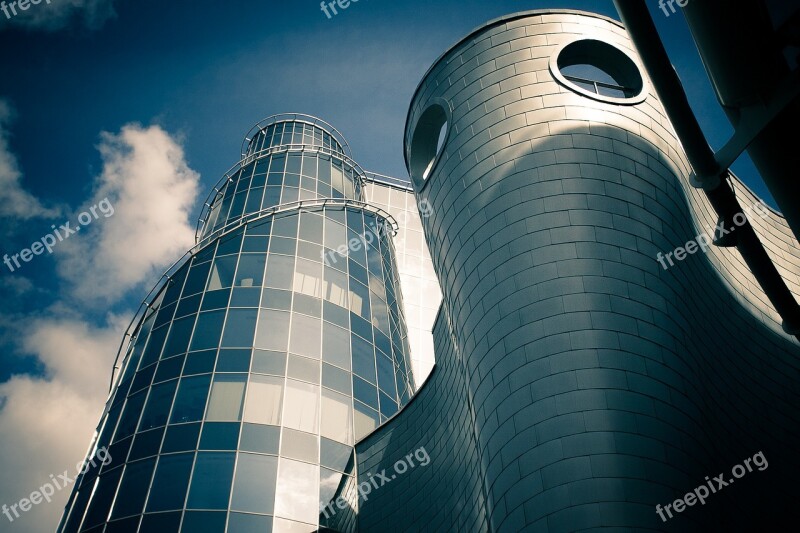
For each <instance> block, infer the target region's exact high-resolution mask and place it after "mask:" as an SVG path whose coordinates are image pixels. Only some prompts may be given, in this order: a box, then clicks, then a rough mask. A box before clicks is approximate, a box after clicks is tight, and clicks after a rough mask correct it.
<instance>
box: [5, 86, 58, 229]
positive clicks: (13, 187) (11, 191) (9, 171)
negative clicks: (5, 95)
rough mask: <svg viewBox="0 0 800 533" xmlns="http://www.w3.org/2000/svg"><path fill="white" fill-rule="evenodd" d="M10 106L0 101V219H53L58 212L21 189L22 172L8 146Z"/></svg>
mask: <svg viewBox="0 0 800 533" xmlns="http://www.w3.org/2000/svg"><path fill="white" fill-rule="evenodd" d="M13 114H14V113H13V110H12V108H11V105H10V104H9V103H8V102H6V101H5V100H0V217H9V218H15V219H23V220H27V219H31V218H53V217H55V216H58V214H59V210H57V209H51V208H47V207H45V206H43V205H42V203H41V202H39V200H37V199H36V197H35V196H33V195H32V194H30V193H29V192H27V191H25V190H24V189H23V188H22V183H21V180H22V172H20V170H19V165H18V164H17V158H16V157H14V154H12V153H11V150H10V148H9V144H8V136H9V133H8V125H9V123H10V122H11V120H12V118H13Z"/></svg>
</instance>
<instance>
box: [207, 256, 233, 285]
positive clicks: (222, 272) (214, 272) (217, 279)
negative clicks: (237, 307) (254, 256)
mask: <svg viewBox="0 0 800 533" xmlns="http://www.w3.org/2000/svg"><path fill="white" fill-rule="evenodd" d="M236 259H237V257H236V256H235V255H226V256H224V257H217V258H216V259H215V260H214V267H213V268H212V269H211V276H209V278H208V286H207V287H206V290H207V291H216V290H219V289H226V288H228V287H230V286H231V285H233V273H234V272H235V271H236Z"/></svg>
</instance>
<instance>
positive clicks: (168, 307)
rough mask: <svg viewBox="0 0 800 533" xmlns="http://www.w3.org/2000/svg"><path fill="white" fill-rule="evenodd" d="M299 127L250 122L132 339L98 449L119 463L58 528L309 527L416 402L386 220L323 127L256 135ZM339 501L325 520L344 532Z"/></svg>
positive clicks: (86, 487) (87, 480)
mask: <svg viewBox="0 0 800 533" xmlns="http://www.w3.org/2000/svg"><path fill="white" fill-rule="evenodd" d="M307 126H309V124H307V123H303V122H285V123H277V124H269V125H266V126H264V127H263V128H261V129H259V132H258V134H257V135H256V137H254V138H253V141H251V145H252V144H253V143H260V144H259V146H261V147H262V148H261V151H258V152H257V151H255V149H254V150H253V151H252V153H250V154H249V155H247V156H246V157H245V159H244V160H243V161H242V164H241V165H239V166H238V169H237V170H236V171H235V172H234V173H233V174H232V176H233V177H231V178H230V179H227V180H225V184H224V186H223V187H221V188H219V191H218V193H217V195H216V197H215V200H214V202H213V203H212V204H211V205H210V206H209V209H208V210H207V211H206V213H205V217H206V220H207V223H206V224H205V231H204V232H202V233H201V238H200V242H199V243H198V246H197V247H196V248H195V249H194V250H193V253H192V254H191V257H190V258H189V259H188V260H187V261H186V262H185V263H184V264H183V265H181V266H180V267H179V268H177V269H176V270H175V271H174V273H173V274H172V275H171V277H170V279H169V281H168V282H167V283H166V284H165V285H164V286H163V288H161V289H160V291H158V293H157V296H156V297H155V298H153V300H152V301H151V302H150V303H149V306H148V310H147V312H146V313H145V314H144V315H143V316H142V319H141V322H140V323H139V325H138V327H137V329H136V330H135V332H134V334H133V336H132V339H131V342H130V345H129V347H128V350H127V353H126V357H125V361H124V364H123V366H122V372H121V375H120V376H119V379H118V382H117V385H116V387H115V390H114V392H113V394H112V396H111V398H110V400H109V403H108V407H107V410H106V414H105V416H104V418H103V421H102V423H101V425H100V429H99V433H98V437H97V441H96V443H95V446H94V448H95V449H100V448H107V449H108V451H109V455H110V456H111V457H112V461H111V462H109V463H108V464H107V465H99V466H98V467H97V468H92V469H90V470H89V471H87V472H86V474H85V475H83V476H82V477H81V478H80V479H79V480H78V481H77V483H76V489H75V491H74V493H73V495H72V497H71V499H70V503H69V505H68V507H67V510H66V513H65V516H64V519H63V521H62V525H61V528H60V531H62V532H64V533H77V532H91V533H99V532H108V533H111V532H147V531H158V532H161V531H185V532H191V533H198V532H199V533H202V532H209V533H211V532H224V531H232V532H237V533H238V532H245V533H246V532H249V531H253V532H256V531H257V532H264V531H275V532H282V531H284V532H289V531H291V532H295V531H316V530H317V529H318V528H319V527H320V520H323V521H325V520H326V518H325V517H324V516H321V515H320V509H321V508H323V507H324V506H326V505H327V504H328V503H329V501H330V499H331V498H334V497H337V496H339V495H341V494H343V492H342V491H343V490H347V487H350V488H352V487H354V482H353V479H354V477H353V476H355V475H356V474H357V473H356V472H355V469H354V465H355V461H354V456H353V453H354V451H353V450H354V448H353V447H354V444H355V442H356V441H357V440H359V439H361V438H363V437H364V436H365V435H367V434H369V433H370V432H372V431H373V430H374V429H375V428H377V427H378V425H380V424H381V423H383V422H385V421H386V420H388V419H389V418H390V417H391V416H393V415H394V414H395V413H397V412H398V410H399V409H400V408H401V407H402V406H403V405H405V403H406V402H407V401H408V400H409V399H410V397H411V395H412V394H413V392H414V390H415V389H414V378H413V374H412V371H411V368H410V354H409V344H408V337H407V329H406V323H405V318H404V315H403V311H402V310H403V303H402V296H401V290H400V278H399V274H398V269H397V265H396V260H395V249H394V244H393V234H394V231H395V222H394V221H393V219H392V218H391V217H390V216H388V215H387V214H386V213H384V212H382V211H381V210H380V209H375V208H372V207H370V206H368V205H367V204H364V203H363V202H362V201H361V200H362V180H363V174H362V173H361V172H360V170H359V169H358V167H357V166H356V165H354V164H352V163H351V162H350V161H349V160H348V159H347V158H346V156H344V155H343V154H342V153H341V146H340V145H339V144H338V143H337V142H336V141H335V139H334V137H333V136H332V135H331V134H327V133H326V132H323V133H326V134H327V137H326V136H325V135H318V133H319V132H318V131H317V130H318V129H319V128H316V127H312V128H311V131H310V134H309V137H308V139H310V141H309V142H310V143H311V144H308V145H305V144H304V145H301V146H295V145H294V144H295V141H296V140H297V139H294V138H293V139H292V146H288V145H283V144H282V145H277V144H275V142H276V141H275V140H271V141H270V140H267V139H269V138H270V132H272V137H271V138H272V139H276V138H277V136H278V135H284V133H280V134H279V133H276V132H287V131H291V132H297V131H303V132H304V133H303V135H302V136H301V137H302V139H303V140H304V141H305V140H306V136H305V127H307ZM315 128H316V129H315ZM292 135H294V133H292ZM259 136H261V137H259ZM259 138H261V140H260V141H259V140H258V139H259ZM283 138H284V137H281V139H283ZM319 139H321V140H322V141H321V143H317V141H318V140H319ZM326 139H331V140H328V141H326ZM281 142H283V140H282V141H281ZM326 142H328V143H331V146H333V147H334V149H329V148H327V147H326V144H325V143H326ZM264 146H267V147H268V148H263V147H264ZM273 176H274V178H273ZM270 187H274V190H275V192H274V193H271V192H270ZM289 191H294V192H289ZM300 191H305V192H304V193H302V197H301V192H300ZM250 198H257V199H258V201H255V200H254V201H253V202H252V203H251V202H250ZM300 200H302V201H300ZM348 501H352V506H351V507H349V508H347V509H344V510H340V511H339V512H338V513H337V516H336V517H335V520H336V524H324V525H325V526H326V527H328V528H329V529H331V530H340V531H352V530H353V528H354V524H355V519H354V517H355V515H356V513H357V511H358V509H357V505H358V504H357V499H352V498H351V499H350V500H348Z"/></svg>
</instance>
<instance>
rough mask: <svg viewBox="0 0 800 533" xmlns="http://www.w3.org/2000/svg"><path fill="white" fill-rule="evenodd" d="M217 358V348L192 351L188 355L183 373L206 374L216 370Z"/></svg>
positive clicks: (185, 374)
mask: <svg viewBox="0 0 800 533" xmlns="http://www.w3.org/2000/svg"><path fill="white" fill-rule="evenodd" d="M216 360H217V351H216V350H205V351H202V352H192V353H190V354H189V355H187V356H186V364H185V365H184V367H183V375H184V376H191V375H193V374H205V373H206V372H211V371H212V370H214V361H216Z"/></svg>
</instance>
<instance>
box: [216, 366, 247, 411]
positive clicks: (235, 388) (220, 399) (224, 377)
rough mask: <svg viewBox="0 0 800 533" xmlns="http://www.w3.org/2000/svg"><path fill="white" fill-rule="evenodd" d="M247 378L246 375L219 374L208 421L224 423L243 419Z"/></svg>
mask: <svg viewBox="0 0 800 533" xmlns="http://www.w3.org/2000/svg"><path fill="white" fill-rule="evenodd" d="M246 377H247V376H246V374H217V375H216V376H215V377H214V384H213V385H212V387H211V398H210V399H209V402H208V413H207V414H206V420H217V421H223V422H224V421H238V420H241V419H242V402H243V400H244V384H245V380H246Z"/></svg>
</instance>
